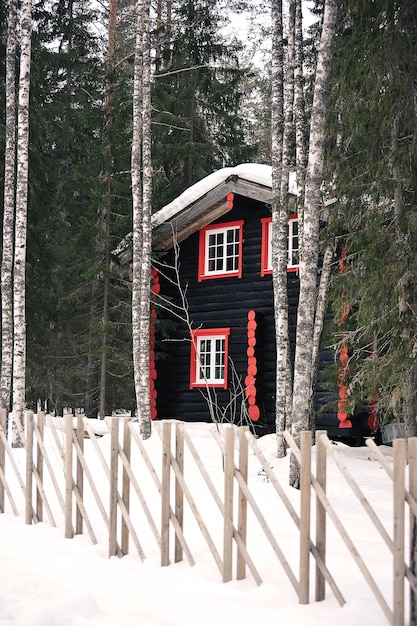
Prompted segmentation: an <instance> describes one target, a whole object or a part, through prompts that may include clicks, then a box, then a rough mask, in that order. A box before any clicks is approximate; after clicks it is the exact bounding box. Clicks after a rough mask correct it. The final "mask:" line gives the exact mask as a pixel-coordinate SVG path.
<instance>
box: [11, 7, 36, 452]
mask: <svg viewBox="0 0 417 626" xmlns="http://www.w3.org/2000/svg"><path fill="white" fill-rule="evenodd" d="M31 32H32V3H31V0H23V2H22V7H21V54H20V73H19V105H18V127H17V177H16V224H15V249H14V281H13V282H14V288H13V327H14V352H13V415H14V419H21V420H23V411H24V408H25V384H26V315H25V305H26V302H25V300H26V267H25V266H26V236H27V210H28V144H29V89H30V57H31ZM12 428H13V426H12ZM14 435H15V437H14V445H21V442H20V437H19V436H18V434H17V433H16V431H14Z"/></svg>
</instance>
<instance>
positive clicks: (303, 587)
mask: <svg viewBox="0 0 417 626" xmlns="http://www.w3.org/2000/svg"><path fill="white" fill-rule="evenodd" d="M311 444H312V437H311V431H303V432H302V433H301V435H300V446H301V449H300V451H301V465H300V591H299V596H298V597H299V601H300V604H308V603H309V594H310V514H311V513H310V506H311V505H310V502H311Z"/></svg>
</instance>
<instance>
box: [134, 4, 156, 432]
mask: <svg viewBox="0 0 417 626" xmlns="http://www.w3.org/2000/svg"><path fill="white" fill-rule="evenodd" d="M149 11H150V3H149V0H141V1H140V2H139V3H138V8H137V22H136V28H137V30H136V44H135V61H134V86H133V137H132V200H133V263H132V265H133V267H132V272H133V275H132V334H133V365H134V380H135V394H136V406H137V412H138V419H139V428H140V433H141V435H142V438H143V439H147V438H148V437H150V435H151V416H150V386H149V347H150V342H149V322H150V315H149V313H150V272H151V248H152V230H151V192H152V184H151V183H152V166H151V136H150V135H151V133H150V120H151V102H150V38H149ZM141 170H142V174H141Z"/></svg>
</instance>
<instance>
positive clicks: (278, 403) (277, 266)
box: [271, 0, 289, 457]
mask: <svg viewBox="0 0 417 626" xmlns="http://www.w3.org/2000/svg"><path fill="white" fill-rule="evenodd" d="M282 33H283V28H282V1H281V0H278V1H273V2H272V196H273V203H272V238H271V239H272V241H271V245H272V279H273V290H274V314H275V338H276V385H275V414H276V432H277V454H278V456H279V457H282V456H284V455H285V442H284V438H283V435H282V433H283V431H284V430H285V427H286V407H287V402H286V399H287V388H288V380H287V376H288V369H287V361H288V350H289V340H288V294H287V226H288V210H287V197H285V200H284V202H283V198H282V191H283V186H282V180H283V175H285V174H283V173H284V172H287V175H288V171H287V170H286V169H285V168H284V167H283V133H284V94H283V82H284V81H283V76H284V75H283V65H284V64H283V36H282ZM284 192H285V186H284ZM285 196H287V194H286V193H285Z"/></svg>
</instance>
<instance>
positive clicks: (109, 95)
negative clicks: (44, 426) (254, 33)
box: [98, 0, 118, 419]
mask: <svg viewBox="0 0 417 626" xmlns="http://www.w3.org/2000/svg"><path fill="white" fill-rule="evenodd" d="M117 10H118V0H110V5H109V24H108V34H107V68H106V70H107V79H106V93H105V98H104V105H105V111H104V117H105V127H104V148H103V153H104V164H105V169H106V171H105V174H104V180H105V184H106V191H105V199H104V203H103V205H102V206H101V207H100V211H99V222H100V223H99V227H100V230H101V233H102V236H103V239H102V243H101V244H99V245H98V248H99V249H100V248H101V247H102V248H103V261H104V266H105V270H104V277H103V279H102V281H98V282H99V283H102V285H103V300H102V302H103V308H102V311H101V327H102V330H101V354H100V390H99V398H100V401H99V402H100V404H99V412H100V417H101V419H104V416H105V415H106V388H107V343H108V331H107V326H108V321H109V272H110V216H111V210H112V179H113V171H112V168H113V158H112V146H111V140H110V137H109V135H110V128H111V123H112V116H113V89H114V85H113V81H114V54H115V42H116V24H117Z"/></svg>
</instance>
